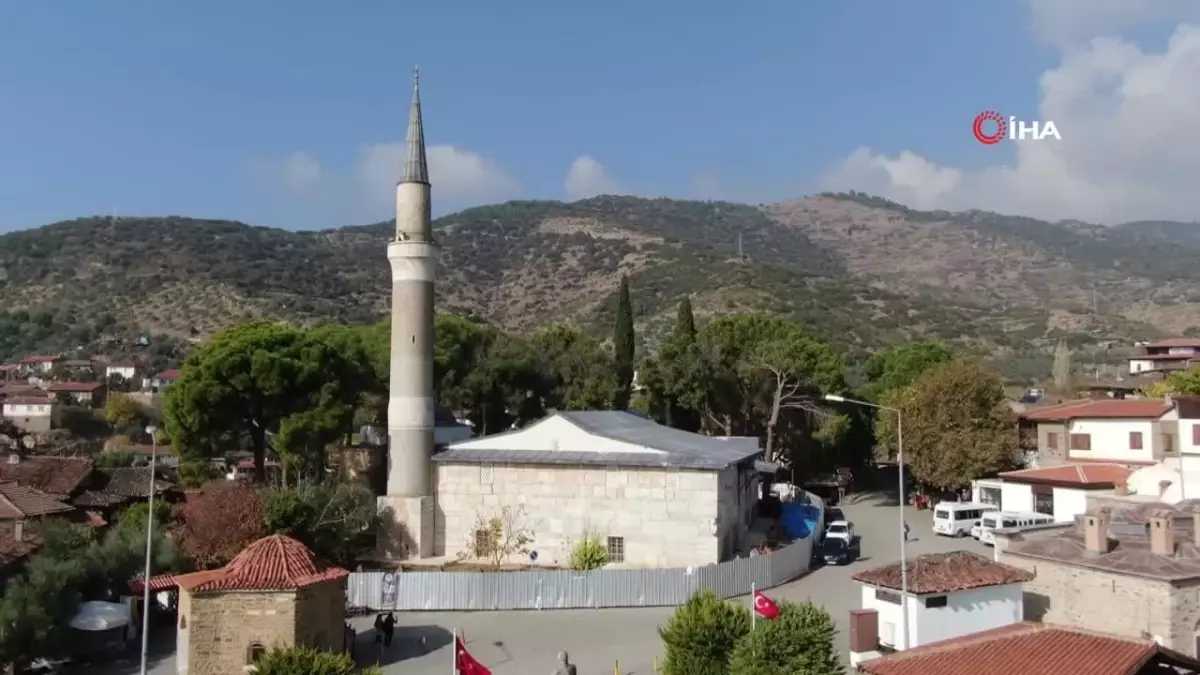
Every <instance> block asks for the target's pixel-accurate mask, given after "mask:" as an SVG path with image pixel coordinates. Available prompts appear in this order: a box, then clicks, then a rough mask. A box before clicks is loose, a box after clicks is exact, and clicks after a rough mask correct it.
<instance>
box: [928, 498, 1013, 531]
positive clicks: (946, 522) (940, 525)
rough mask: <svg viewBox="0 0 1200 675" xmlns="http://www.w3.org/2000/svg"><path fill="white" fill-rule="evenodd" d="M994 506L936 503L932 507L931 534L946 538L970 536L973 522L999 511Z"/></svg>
mask: <svg viewBox="0 0 1200 675" xmlns="http://www.w3.org/2000/svg"><path fill="white" fill-rule="evenodd" d="M999 510H1000V508H999V507H998V506H996V505H995V504H979V503H977V502H938V503H937V505H936V506H934V507H933V533H934V534H941V535H944V536H947V537H962V536H966V535H968V534H971V528H972V527H974V526H975V521H977V520H979V519H981V518H982V517H983V514H985V513H989V512H992V511H999Z"/></svg>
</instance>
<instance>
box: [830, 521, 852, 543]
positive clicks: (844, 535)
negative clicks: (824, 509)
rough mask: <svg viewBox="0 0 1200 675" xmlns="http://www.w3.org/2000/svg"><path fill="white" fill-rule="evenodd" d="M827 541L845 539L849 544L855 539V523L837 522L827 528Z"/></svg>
mask: <svg viewBox="0 0 1200 675" xmlns="http://www.w3.org/2000/svg"><path fill="white" fill-rule="evenodd" d="M825 538H826V539H844V540H846V541H847V542H849V541H852V540H853V539H854V523H852V522H850V521H848V520H835V521H833V522H831V523H829V527H827V528H825Z"/></svg>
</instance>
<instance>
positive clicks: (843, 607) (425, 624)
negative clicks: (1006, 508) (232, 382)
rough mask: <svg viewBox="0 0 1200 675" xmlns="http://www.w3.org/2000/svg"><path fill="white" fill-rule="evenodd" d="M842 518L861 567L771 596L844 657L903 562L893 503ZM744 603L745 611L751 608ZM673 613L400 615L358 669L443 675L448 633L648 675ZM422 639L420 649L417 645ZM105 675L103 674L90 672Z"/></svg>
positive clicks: (914, 537)
mask: <svg viewBox="0 0 1200 675" xmlns="http://www.w3.org/2000/svg"><path fill="white" fill-rule="evenodd" d="M842 510H843V511H844V512H845V514H846V517H847V518H848V519H849V520H851V521H853V522H854V525H855V529H856V531H857V532H858V534H859V535H860V536H861V537H862V557H861V558H860V559H859V560H858V561H856V562H855V563H853V564H851V565H848V566H845V567H823V568H819V569H817V570H814V571H813V572H812V573H810V574H808V575H807V576H805V577H803V578H801V579H797V580H796V581H793V582H792V583H790V584H787V585H785V586H781V587H779V588H775V589H772V590H769V591H767V595H768V596H770V597H773V598H776V599H780V600H791V601H796V602H803V601H809V602H813V603H816V604H818V605H821V606H823V607H825V608H826V609H827V610H828V611H829V612H830V614H832V615H833V618H834V620H835V621H836V622H837V624H838V628H839V634H838V651H839V653H841V654H843V655H845V654H846V653H847V650H848V644H847V640H848V638H847V635H846V630H847V623H848V618H849V612H850V610H851V609H858V608H859V606H860V603H861V590H860V586H859V585H858V584H857V583H855V582H854V581H851V579H850V577H851V576H853V575H854V574H855V573H857V572H859V571H861V570H864V569H870V568H872V567H876V566H878V565H884V564H888V563H891V562H895V561H897V560H899V559H900V551H899V548H900V535H899V532H900V513H899V509H898V507H896V506H895V505H894V502H888V501H887V500H886V499H885V498H883V497H880V496H876V495H871V496H867V497H863V498H859V499H854V498H853V496H851V497H850V498H848V500H847V502H846V503H843V504H842ZM905 517H906V518H907V519H908V523H909V525H910V527H911V534H910V540H909V543H908V555H909V556H913V555H919V554H922V553H935V552H945V551H954V550H970V551H976V552H979V553H986V554H989V555H990V549H987V548H986V547H984V546H982V545H980V544H979V543H977V542H975V541H974V540H972V539H970V538H966V539H948V538H944V537H938V536H936V535H934V534H933V531H932V514H931V512H930V511H916V510H915V509H912V508H911V507H910V508H906V509H905ZM739 601H740V602H745V603H747V604H749V598H741V599H740V600H739ZM672 611H673V608H671V607H655V608H648V609H599V610H546V611H540V612H538V611H522V612H437V613H435V612H429V613H425V612H406V613H399V614H397V615H396V617H397V619H398V621H399V623H398V625H397V630H396V636H395V641H394V643H393V644H392V647H391V648H390V649H387V650H383V649H379V648H376V647H375V646H374V645H373V644H371V642H370V640H371V638H370V630H369V629H370V627H371V623H372V621H373V617H362V618H358V619H354V620H353V623H354V625H355V627H356V628H358V629H359V630H360V631H363V635H362V636H361V637H362V640H363V642H362V643H361V644H360V646H359V656H360V661H361V662H364V663H374V662H375V661H376V657H378V661H379V663H380V664H381V665H382V666H383V668H384V672H385V673H388V674H389V675H399V674H400V673H403V674H404V675H449V673H451V658H452V652H451V650H450V643H451V635H452V632H451V631H453V630H458V631H459V632H460V634H462V635H464V636H465V637H466V643H467V648H468V649H469V650H470V651H471V653H472V654H473V655H474V656H475V657H476V658H477V659H479V660H480V661H481V662H482V663H483V664H484V665H485V666H487V667H488V668H489V669H490V670H491V671H492V672H493V673H494V674H495V675H526V674H528V673H540V672H547V673H549V672H553V670H554V664H555V660H554V659H555V655H556V654H557V652H559V651H560V650H566V651H567V652H568V653H569V654H570V655H571V660H572V661H573V662H574V663H575V664H576V665H578V667H579V673H580V675H609V674H610V673H613V672H614V666H615V665H616V664H618V663H619V664H620V672H621V673H622V674H623V675H650V674H651V673H652V671H653V664H654V659H655V657H656V656H657V657H658V658H659V659H661V658H662V654H663V650H662V642H661V640H660V639H659V637H658V626H659V625H660V624H662V623H663V622H664V621H665V620H666V619H667V617H669V616H670V615H671V613H672ZM422 638H424V644H422ZM89 672H91V673H95V674H96V675H102V671H99V670H92V671H89ZM136 672H137V668H136V666H134V667H133V668H132V669H130V668H116V669H111V670H106V671H103V675H132V674H133V673H136ZM151 672H152V673H154V674H155V675H174V674H175V670H174V660H173V659H172V658H170V657H165V658H162V659H161V660H157V662H156V663H154V664H153V669H152V670H151Z"/></svg>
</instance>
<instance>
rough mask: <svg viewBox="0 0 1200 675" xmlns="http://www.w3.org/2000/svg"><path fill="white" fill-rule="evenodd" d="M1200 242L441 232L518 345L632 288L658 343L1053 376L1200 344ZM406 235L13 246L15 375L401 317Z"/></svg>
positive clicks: (1183, 235)
mask: <svg viewBox="0 0 1200 675" xmlns="http://www.w3.org/2000/svg"><path fill="white" fill-rule="evenodd" d="M1191 227H1192V226H1191V225H1188V224H1181V223H1161V222H1154V223H1133V224H1130V225H1127V226H1118V227H1115V228H1102V227H1097V226H1091V225H1087V224H1082V223H1047V222H1042V221H1036V220H1032V219H1027V218H1016V217H1008V216H1000V215H996V214H991V213H982V212H967V213H957V214H955V213H947V212H932V213H931V212H920V211H913V210H910V209H907V208H905V207H903V206H900V205H898V204H893V203H891V202H887V201H884V200H880V199H877V198H872V197H868V196H865V195H858V194H852V195H821V196H815V197H809V198H806V199H801V200H797V201H793V202H785V203H782V204H776V205H771V206H767V207H756V206H749V205H742V204H731V203H722V202H697V201H676V200H668V199H653V200H651V199H639V198H633V197H597V198H594V199H589V200H584V201H580V202H575V203H571V204H564V203H561V202H551V201H525V202H510V203H507V204H500V205H495V206H486V207H479V208H473V209H469V210H466V211H462V212H459V213H456V214H453V215H449V216H446V217H443V218H440V219H438V220H437V222H436V223H435V228H436V231H437V233H438V237H439V239H440V242H441V244H442V245H443V247H444V255H443V259H442V261H441V267H440V274H441V277H440V280H439V286H438V292H439V297H438V300H439V302H440V303H441V308H442V309H444V310H453V311H459V312H469V313H472V314H474V315H477V316H479V317H481V318H486V319H488V320H491V321H494V322H496V323H498V324H500V325H502V326H504V327H505V328H508V329H513V330H527V329H530V328H533V327H535V326H537V325H540V324H544V323H547V322H551V321H557V320H573V321H576V322H579V323H581V324H583V325H585V326H588V327H590V328H594V329H604V330H607V328H608V326H609V325H610V324H611V320H612V319H611V308H612V306H613V305H614V298H615V293H616V289H617V286H618V281H619V278H620V276H621V275H622V274H625V275H628V276H629V277H630V282H631V286H632V288H633V298H634V303H635V310H636V311H637V313H638V320H639V328H640V331H639V332H640V334H641V335H642V336H643V337H645V336H649V337H650V339H653V337H654V336H655V335H656V334H658V333H659V332H661V331H662V330H664V329H665V328H666V327H667V326H668V325H669V324H670V321H671V318H672V316H673V311H674V306H675V304H676V303H677V302H678V300H679V299H680V298H681V297H682V296H683V295H684V294H691V296H692V301H693V305H694V306H695V308H696V312H697V314H698V315H699V316H700V317H701V319H703V317H704V316H705V315H712V314H714V313H727V312H733V311H765V312H771V313H776V314H781V315H785V316H787V317H789V318H791V319H793V320H795V321H797V322H799V323H801V324H803V325H805V326H807V327H808V328H809V329H810V330H811V331H813V332H814V333H816V334H817V335H818V336H820V337H823V338H826V339H829V340H831V341H832V342H833V343H834V344H835V345H838V346H840V347H841V348H843V349H845V350H847V351H849V352H858V353H861V352H864V351H866V350H868V349H872V348H874V347H877V346H880V345H883V344H886V343H890V342H896V341H900V340H905V339H908V338H911V337H915V336H929V337H937V338H943V339H948V340H952V341H959V342H965V343H969V344H971V345H973V346H978V347H979V348H981V349H986V350H988V351H990V352H993V353H997V354H1001V355H1005V356H1006V358H1008V357H1011V356H1012V355H1014V354H1020V355H1025V356H1026V357H1028V358H1029V359H1032V361H1031V363H1032V362H1035V361H1038V360H1039V359H1043V358H1048V350H1049V345H1051V344H1052V343H1053V342H1055V341H1056V340H1057V339H1058V338H1059V337H1067V338H1068V339H1069V340H1070V341H1071V342H1072V344H1074V345H1076V346H1077V347H1078V348H1079V350H1080V355H1081V356H1077V359H1079V358H1081V357H1082V358H1083V359H1085V360H1086V359H1087V358H1088V353H1087V352H1088V349H1089V345H1094V344H1097V343H1107V342H1108V341H1115V342H1116V343H1119V344H1124V343H1128V342H1130V341H1132V340H1134V339H1144V338H1149V337H1154V336H1158V335H1166V334H1180V333H1185V332H1187V331H1188V330H1189V329H1191V328H1192V327H1193V326H1200V284H1198V282H1200V268H1198V267H1197V266H1195V265H1194V260H1195V258H1196V256H1197V254H1198V253H1200V234H1191V232H1192V230H1191V229H1190V228H1191ZM391 229H392V225H391V223H378V224H375V225H369V226H362V227H348V228H342V229H337V230H328V231H323V232H291V231H287V230H280V229H272V228H264V227H253V226H249V225H245V224H243V223H237V222H228V221H214V220H196V219H189V218H181V217H166V218H117V219H112V218H84V219H79V220H73V221H67V222H61V223H54V224H51V225H46V226H44V227H40V228H37V229H33V230H26V231H21V232H14V233H10V234H6V235H3V236H0V360H3V359H5V358H8V357H11V356H13V355H17V354H21V353H26V352H31V351H51V350H61V349H70V348H72V347H74V346H78V345H82V344H87V343H89V342H90V341H92V340H95V339H97V338H99V337H101V336H104V335H113V334H120V333H122V332H126V333H132V332H134V331H145V332H150V333H160V334H170V335H176V336H180V337H189V336H203V335H206V334H208V333H210V332H211V331H213V330H215V329H217V328H219V327H221V326H225V325H229V324H231V323H235V322H240V321H245V320H248V319H254V318H278V319H287V320H297V321H316V320H338V321H348V322H362V321H371V320H374V319H376V318H378V317H379V316H380V315H381V314H382V313H383V312H384V311H385V308H386V306H387V300H388V292H389V287H390V284H389V282H388V271H387V261H386V258H385V248H384V247H385V242H386V240H387V238H388V235H389V233H390V231H391ZM739 238H740V240H741V250H742V252H743V253H744V255H743V256H742V257H739V256H738V255H737V254H738V241H739ZM1100 353H1101V352H1097V354H1100ZM1097 358H1098V357H1097ZM1009 360H1013V359H1011V358H1009ZM1027 360H1028V359H1027Z"/></svg>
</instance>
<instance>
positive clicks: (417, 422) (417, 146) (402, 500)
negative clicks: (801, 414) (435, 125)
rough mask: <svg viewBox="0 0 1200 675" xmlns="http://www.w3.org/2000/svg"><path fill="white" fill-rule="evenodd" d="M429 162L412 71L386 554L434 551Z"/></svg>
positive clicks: (396, 248) (382, 501) (401, 190)
mask: <svg viewBox="0 0 1200 675" xmlns="http://www.w3.org/2000/svg"><path fill="white" fill-rule="evenodd" d="M429 191H430V184H429V167H428V166H427V165H426V162H425V130H424V128H423V127H422V123H421V94H420V75H419V74H418V73H417V72H416V71H413V99H412V110H411V112H410V113H409V118H408V134H407V136H406V138H405V141H404V167H403V173H402V174H401V175H400V182H399V183H397V184H396V236H395V239H393V240H392V241H391V242H390V243H389V244H388V250H387V257H388V262H389V263H390V264H391V268H392V351H391V377H390V380H389V395H388V460H387V494H386V495H385V496H383V497H380V498H379V509H380V512H381V515H382V516H383V521H384V524H383V528H384V529H383V532H381V534H382V535H383V536H381V537H380V545H381V548H382V551H381V552H382V553H383V554H384V555H385V556H386V557H388V558H392V559H403V558H412V557H419V558H425V557H429V556H432V555H433V496H432V495H433V490H432V489H431V482H432V462H431V461H430V456H431V455H432V454H433V426H434V420H433V409H434V398H433V277H434V267H435V266H436V265H437V260H438V255H439V250H438V246H437V244H436V243H435V242H434V241H433V233H432V225H431V217H430V206H429Z"/></svg>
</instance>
